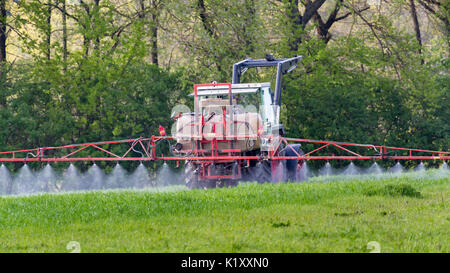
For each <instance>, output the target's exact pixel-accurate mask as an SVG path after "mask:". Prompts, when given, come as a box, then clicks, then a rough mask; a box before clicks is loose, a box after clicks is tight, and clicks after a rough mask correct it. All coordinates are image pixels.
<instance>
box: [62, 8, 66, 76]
mask: <svg viewBox="0 0 450 273" xmlns="http://www.w3.org/2000/svg"><path fill="white" fill-rule="evenodd" d="M62 10H63V12H62V31H63V37H62V39H63V60H64V71H66V69H67V17H66V12H67V10H66V0H62Z"/></svg>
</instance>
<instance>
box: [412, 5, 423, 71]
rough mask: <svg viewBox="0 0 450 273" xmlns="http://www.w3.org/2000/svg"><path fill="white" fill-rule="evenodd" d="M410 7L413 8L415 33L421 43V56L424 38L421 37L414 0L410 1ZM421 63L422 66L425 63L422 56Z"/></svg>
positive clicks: (419, 51)
mask: <svg viewBox="0 0 450 273" xmlns="http://www.w3.org/2000/svg"><path fill="white" fill-rule="evenodd" d="M409 5H410V8H411V18H412V20H413V24H414V31H415V32H416V40H417V42H418V43H419V50H418V53H419V55H422V38H421V35H420V25H419V20H418V19H417V11H416V5H415V3H414V0H409ZM420 63H421V64H423V63H424V60H423V57H422V56H421V60H420Z"/></svg>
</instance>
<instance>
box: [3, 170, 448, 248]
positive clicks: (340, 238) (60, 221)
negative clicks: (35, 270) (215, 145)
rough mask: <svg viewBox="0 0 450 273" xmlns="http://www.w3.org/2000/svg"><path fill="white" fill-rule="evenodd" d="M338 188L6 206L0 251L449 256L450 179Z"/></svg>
mask: <svg viewBox="0 0 450 273" xmlns="http://www.w3.org/2000/svg"><path fill="white" fill-rule="evenodd" d="M341 179H342V178H341ZM333 180H334V181H333V182H327V183H322V182H321V180H320V179H315V180H314V179H313V180H312V181H311V182H310V183H287V184H278V185H269V184H266V185H257V184H253V183H247V184H244V185H241V186H239V187H236V188H228V189H214V190H206V191H205V190H192V191H185V190H180V188H179V187H175V188H173V190H174V191H170V189H169V190H168V191H166V192H152V191H110V192H84V193H71V194H44V195H35V196H27V197H2V198H0V230H1V232H0V252H68V250H67V249H66V245H67V243H68V242H69V241H77V242H79V243H80V245H81V251H82V252H368V251H369V250H368V249H367V243H368V242H370V241H377V242H379V243H380V245H381V251H382V252H449V251H450V241H449V240H450V228H449V227H450V210H449V196H450V194H449V193H450V187H449V186H450V178H449V176H448V175H441V174H440V175H436V171H435V172H427V173H426V175H415V174H410V175H404V176H396V177H385V178H383V179H373V178H370V177H365V178H360V179H352V180H350V181H345V182H343V181H340V179H339V178H336V179H333Z"/></svg>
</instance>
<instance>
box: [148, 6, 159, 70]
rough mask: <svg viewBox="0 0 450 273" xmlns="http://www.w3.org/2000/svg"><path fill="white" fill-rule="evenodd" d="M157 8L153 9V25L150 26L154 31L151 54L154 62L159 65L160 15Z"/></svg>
mask: <svg viewBox="0 0 450 273" xmlns="http://www.w3.org/2000/svg"><path fill="white" fill-rule="evenodd" d="M156 12H157V10H155V9H154V10H153V11H152V25H151V27H150V31H151V33H152V41H151V56H152V63H153V64H155V65H158V15H157V14H156Z"/></svg>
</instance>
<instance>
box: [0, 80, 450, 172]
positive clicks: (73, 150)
mask: <svg viewBox="0 0 450 273" xmlns="http://www.w3.org/2000/svg"><path fill="white" fill-rule="evenodd" d="M202 86H227V87H228V90H229V91H228V96H229V100H230V105H232V96H231V84H230V83H213V84H196V85H194V96H195V98H194V99H195V100H194V111H195V121H194V124H193V125H192V126H196V127H197V130H196V133H195V134H194V135H193V136H192V140H194V141H195V143H196V144H195V147H191V150H189V151H183V152H179V153H176V154H175V155H171V156H164V155H163V154H161V155H157V154H156V147H157V145H158V144H159V143H160V142H161V141H163V140H164V141H165V140H167V141H169V142H170V141H173V140H174V138H173V137H170V136H152V137H149V138H142V137H140V138H137V139H124V140H114V141H103V142H93V143H84V144H71V145H65V146H56V147H39V148H34V149H26V150H15V151H7V152H0V162H31V161H44V162H45V161H46V162H57V161H150V160H164V161H168V160H175V161H177V166H178V165H179V164H178V163H179V161H180V160H190V161H194V162H195V163H197V164H201V165H202V166H203V172H202V174H201V178H202V179H218V178H239V177H240V176H241V173H242V171H241V163H243V164H244V163H245V161H246V164H247V166H248V165H249V162H250V160H272V161H273V162H275V163H276V164H273V165H272V167H273V168H276V165H277V164H278V163H279V162H280V161H281V160H284V159H296V160H299V162H301V161H302V160H336V159H343V160H370V159H371V160H385V159H391V160H448V159H450V152H442V151H432V150H422V149H410V148H397V147H390V146H382V145H379V146H376V145H372V144H357V143H347V142H336V141H322V140H312V139H297V138H284V137H279V136H262V135H261V132H260V130H259V129H258V134H257V135H247V136H236V135H233V132H231V134H230V135H227V133H228V132H229V130H228V128H227V123H228V122H227V121H226V119H225V118H223V119H222V121H221V122H219V123H222V125H223V130H222V135H216V134H215V136H214V137H212V138H210V136H208V139H207V138H206V137H205V134H204V133H203V132H202V130H201V128H202V127H203V126H204V125H205V120H204V117H203V115H202V114H201V113H200V112H199V111H200V109H199V100H198V92H197V91H198V87H202ZM226 111H227V110H226V107H223V117H225V114H226ZM231 124H233V121H231ZM212 128H213V129H212V130H213V131H214V133H215V124H214V125H213V126H212ZM232 128H233V127H232ZM260 137H265V138H268V139H269V140H270V142H271V143H276V146H274V147H272V149H271V150H270V151H268V152H266V153H262V154H261V155H258V156H243V155H242V153H243V151H241V150H240V149H236V148H234V143H235V141H237V140H241V139H258V138H260ZM219 142H227V143H228V144H229V145H228V149H222V150H218V143H219ZM208 143H209V144H210V145H211V148H210V149H204V148H203V146H204V145H208ZM282 143H283V144H284V146H285V147H286V149H289V148H290V149H292V150H293V151H294V153H295V156H281V155H279V152H280V151H279V148H280V146H281V144H282ZM290 143H303V144H316V145H320V146H319V147H318V148H315V149H313V150H312V151H309V152H307V153H306V154H304V155H300V154H299V153H298V152H297V151H295V149H293V148H292V146H290ZM117 145H122V146H125V145H128V146H125V147H123V148H122V149H123V150H124V151H125V150H126V152H125V153H123V154H121V155H118V154H116V153H114V152H112V151H111V149H110V148H109V147H110V146H117ZM329 147H332V148H333V149H335V150H336V151H338V152H340V153H347V154H348V155H334V154H331V155H329V154H328V155H323V154H322V155H317V154H318V152H319V151H320V152H324V150H325V149H326V148H329ZM350 148H358V149H362V148H366V149H367V151H365V152H364V154H363V153H362V152H359V153H357V152H355V151H352V150H350ZM86 149H94V150H95V151H101V152H103V153H104V154H105V156H103V157H90V156H88V157H85V156H79V157H77V155H79V154H80V152H81V151H84V150H86ZM132 151H133V153H132ZM369 151H371V152H370V153H369ZM49 153H53V154H55V155H54V156H48V154H49ZM392 153H396V154H395V155H391V154H392ZM402 153H403V154H402ZM404 153H406V155H405V154H404ZM413 153H414V154H413ZM136 154H140V155H141V156H136ZM399 154H400V155H399ZM234 162H239V164H238V165H239V168H238V177H235V176H233V175H220V176H217V175H210V173H209V171H208V173H206V172H205V169H208V170H209V166H210V164H212V163H234ZM273 173H274V172H273ZM274 175H276V174H274Z"/></svg>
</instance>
